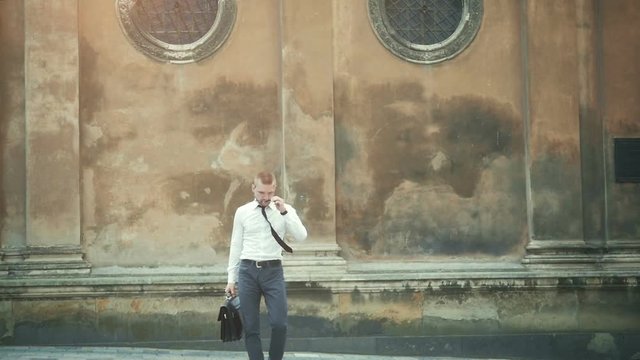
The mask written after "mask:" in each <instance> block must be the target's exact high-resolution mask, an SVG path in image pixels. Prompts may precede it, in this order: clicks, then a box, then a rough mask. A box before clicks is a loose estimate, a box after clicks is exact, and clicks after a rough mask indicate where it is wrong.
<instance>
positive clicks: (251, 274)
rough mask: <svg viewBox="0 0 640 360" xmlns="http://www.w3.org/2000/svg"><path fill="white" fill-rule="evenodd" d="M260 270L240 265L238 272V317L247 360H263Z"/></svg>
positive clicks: (252, 266) (243, 264)
mask: <svg viewBox="0 0 640 360" xmlns="http://www.w3.org/2000/svg"><path fill="white" fill-rule="evenodd" d="M259 271H260V269H258V268H256V267H255V265H247V264H245V263H242V262H241V263H240V270H239V272H238V296H239V297H240V315H241V318H242V328H243V330H244V345H245V348H246V349H247V354H249V360H264V355H263V353H262V342H261V341H260V285H259V284H258V275H259Z"/></svg>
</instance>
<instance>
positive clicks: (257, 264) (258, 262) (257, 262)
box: [256, 261, 262, 269]
mask: <svg viewBox="0 0 640 360" xmlns="http://www.w3.org/2000/svg"><path fill="white" fill-rule="evenodd" d="M256 267H257V268H258V269H262V266H260V261H256Z"/></svg>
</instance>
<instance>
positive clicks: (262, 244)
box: [227, 200, 307, 283]
mask: <svg viewBox="0 0 640 360" xmlns="http://www.w3.org/2000/svg"><path fill="white" fill-rule="evenodd" d="M258 205H259V204H258V201H257V200H253V201H251V202H249V203H247V204H244V205H242V206H240V207H239V208H238V210H236V213H235V216H234V217H233V231H232V232H231V245H230V249H229V267H228V268H227V274H228V282H229V283H235V282H236V281H237V280H238V268H239V265H240V260H242V259H248V260H254V261H265V260H282V248H281V247H280V245H279V244H278V243H277V242H276V239H274V238H273V235H272V234H271V228H270V227H269V223H268V222H267V220H266V219H265V218H264V216H262V209H261V208H260V207H259V206H258ZM285 208H286V210H287V214H286V215H281V214H280V212H279V211H278V209H277V208H276V206H275V204H274V203H273V202H271V203H269V205H268V206H267V207H266V208H265V212H266V213H267V217H268V218H269V221H270V222H271V225H272V226H273V229H274V230H275V231H276V232H277V233H278V235H280V238H282V239H283V240H284V238H285V235H286V234H289V235H291V236H292V237H293V238H294V239H295V240H296V241H303V240H305V239H306V238H307V229H306V228H305V227H304V225H303V224H302V221H301V220H300V218H299V217H298V214H297V213H296V210H295V209H294V208H293V207H291V206H290V205H288V204H285Z"/></svg>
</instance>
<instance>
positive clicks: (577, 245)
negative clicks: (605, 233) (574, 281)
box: [522, 240, 640, 269]
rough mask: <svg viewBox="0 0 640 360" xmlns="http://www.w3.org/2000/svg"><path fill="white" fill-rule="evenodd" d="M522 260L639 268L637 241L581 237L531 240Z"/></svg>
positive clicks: (639, 242)
mask: <svg viewBox="0 0 640 360" xmlns="http://www.w3.org/2000/svg"><path fill="white" fill-rule="evenodd" d="M522 263H523V264H525V265H528V266H534V267H535V266H547V265H551V266H553V267H555V268H562V267H576V266H577V267H585V266H586V267H589V266H591V267H594V268H602V269H618V268H628V267H631V268H634V267H635V268H638V267H640V240H614V241H607V243H606V244H596V243H588V242H585V241H584V240H534V241H531V242H530V243H529V245H528V246H527V254H526V255H525V257H524V258H523V260H522Z"/></svg>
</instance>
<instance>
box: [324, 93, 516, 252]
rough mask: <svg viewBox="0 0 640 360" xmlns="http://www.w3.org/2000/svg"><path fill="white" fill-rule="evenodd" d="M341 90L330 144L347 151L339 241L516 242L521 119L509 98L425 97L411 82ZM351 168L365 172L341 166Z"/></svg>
mask: <svg viewBox="0 0 640 360" xmlns="http://www.w3.org/2000/svg"><path fill="white" fill-rule="evenodd" d="M338 89H339V91H338V93H337V96H336V98H337V101H336V104H337V110H338V111H337V113H338V114H340V116H339V117H338V118H337V119H336V122H337V123H339V124H340V127H338V131H339V133H338V134H337V135H336V137H337V138H338V139H344V140H342V141H341V142H340V143H338V144H337V152H338V153H342V151H341V150H342V148H341V146H345V147H346V151H345V154H353V155H352V157H351V158H350V159H343V160H341V165H340V166H339V167H340V168H341V169H342V170H341V172H340V173H339V177H338V178H339V180H338V184H339V188H338V189H339V194H340V195H342V196H343V197H340V201H339V204H338V209H339V214H340V216H339V219H340V223H339V224H340V225H341V226H339V227H338V229H339V232H340V234H342V235H344V236H345V240H346V241H345V242H346V243H345V244H344V245H346V246H349V247H352V248H353V250H354V251H356V252H358V251H363V252H365V253H367V254H370V255H385V254H388V255H403V256H406V255H411V254H430V255H463V254H465V253H466V254H473V253H476V252H480V253H486V254H488V255H491V256H501V255H505V254H508V253H510V252H512V251H514V250H515V248H516V246H517V245H520V244H521V243H522V241H523V235H524V232H525V227H526V220H525V219H526V213H525V194H524V177H523V175H522V169H523V167H524V164H523V152H524V147H523V146H524V145H523V141H522V139H523V133H522V125H521V124H522V121H521V119H520V118H519V117H518V115H517V114H516V113H515V111H514V110H513V109H512V108H511V107H510V106H508V105H506V104H499V103H496V102H493V101H491V100H490V99H486V98H481V97H475V96H466V97H465V96H460V97H454V98H450V99H442V98H438V97H431V98H424V97H423V95H422V94H423V93H424V88H423V87H422V86H421V85H420V84H418V83H406V84H393V85H390V84H388V85H372V86H368V87H364V88H363V89H362V90H361V91H359V92H358V93H359V94H360V95H358V96H356V98H351V97H350V96H349V94H348V93H346V92H344V91H341V90H342V89H341V88H340V87H338ZM346 104H358V105H357V106H353V105H350V106H349V105H346ZM361 109H364V110H361ZM343 113H344V114H345V116H344V117H343V116H342V114H343ZM359 114H363V115H359ZM347 123H348V124H347ZM356 138H357V140H356ZM350 167H353V168H364V169H366V173H367V175H366V177H367V178H368V179H370V181H369V182H368V183H366V184H362V183H361V184H357V182H358V181H362V180H361V179H357V180H356V179H353V177H352V176H348V175H343V174H349V173H350ZM343 186H344V189H353V188H356V187H358V193H357V194H355V196H352V195H351V192H350V191H348V190H344V191H340V189H341V188H343ZM352 197H353V198H355V199H358V198H360V197H365V199H362V200H361V201H360V202H359V203H358V200H352V201H350V199H351V198H352ZM494 219H500V221H496V220H494ZM382 239H384V240H382ZM516 251H517V250H516Z"/></svg>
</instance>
